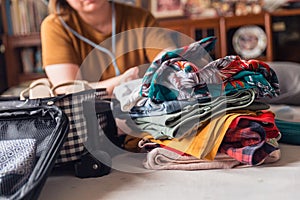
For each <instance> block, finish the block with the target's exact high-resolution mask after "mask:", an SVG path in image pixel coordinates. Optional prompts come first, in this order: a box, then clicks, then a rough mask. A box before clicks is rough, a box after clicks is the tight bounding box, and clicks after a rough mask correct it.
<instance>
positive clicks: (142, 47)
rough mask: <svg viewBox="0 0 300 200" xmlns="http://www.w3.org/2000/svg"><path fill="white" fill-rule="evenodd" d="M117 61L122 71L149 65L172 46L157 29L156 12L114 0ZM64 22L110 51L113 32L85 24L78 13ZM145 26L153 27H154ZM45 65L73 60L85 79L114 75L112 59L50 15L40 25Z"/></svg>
mask: <svg viewBox="0 0 300 200" xmlns="http://www.w3.org/2000/svg"><path fill="white" fill-rule="evenodd" d="M115 11H116V33H117V34H116V54H115V57H116V62H117V65H118V67H119V70H120V72H121V73H123V72H124V71H126V70H127V69H129V68H131V67H134V66H140V65H143V64H149V63H150V62H151V61H153V59H154V58H155V56H156V55H157V54H158V53H159V52H160V51H161V50H163V49H165V48H168V47H171V46H172V45H173V42H172V40H171V39H170V37H169V36H167V35H166V34H164V31H163V30H161V29H159V28H155V27H157V26H158V25H157V22H156V20H155V18H154V17H153V15H152V14H151V13H150V12H149V11H147V10H144V9H142V8H137V7H133V6H129V5H125V4H119V3H115ZM63 19H64V21H65V22H66V23H67V24H68V25H69V26H70V27H71V28H72V29H74V30H75V31H76V32H78V33H79V34H80V35H82V36H84V37H86V38H88V39H89V40H91V41H92V42H94V43H95V44H100V45H101V46H103V47H105V48H108V49H110V50H111V47H112V43H111V33H110V34H108V35H104V34H102V33H100V32H98V31H97V30H95V29H94V28H93V27H91V26H90V25H88V24H86V23H85V22H84V21H83V20H82V19H81V18H80V17H79V15H78V14H77V13H76V12H72V13H69V14H67V15H66V16H63ZM144 27H153V28H151V29H149V28H146V29H145V28H144ZM41 39H42V59H43V60H42V61H43V66H47V65H52V64H62V63H73V64H77V65H79V66H80V70H81V73H82V76H83V79H85V80H88V81H99V80H105V79H107V78H110V77H114V76H115V75H116V74H115V70H114V68H113V66H112V64H111V63H112V62H111V61H112V60H111V58H110V57H109V56H108V55H107V54H105V53H103V52H101V51H99V50H97V49H94V47H92V46H91V45H89V44H87V43H86V42H84V41H82V40H80V39H78V38H77V37H76V36H75V35H74V34H73V33H71V32H70V31H69V30H67V29H66V28H65V27H64V26H63V25H62V23H61V22H60V20H59V18H58V16H57V15H54V14H50V15H49V16H47V17H46V18H45V19H44V21H43V22H42V25H41Z"/></svg>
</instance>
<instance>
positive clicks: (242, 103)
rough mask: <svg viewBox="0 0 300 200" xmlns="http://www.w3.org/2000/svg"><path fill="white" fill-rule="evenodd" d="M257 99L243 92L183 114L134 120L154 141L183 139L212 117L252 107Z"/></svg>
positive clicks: (219, 98) (251, 92)
mask: <svg viewBox="0 0 300 200" xmlns="http://www.w3.org/2000/svg"><path fill="white" fill-rule="evenodd" d="M254 99H255V92H254V91H253V90H243V91H240V92H238V93H235V94H233V95H231V96H220V97H218V98H216V99H214V100H213V101H211V102H207V103H197V104H194V105H189V106H186V107H184V108H183V110H182V111H181V112H177V113H173V114H165V115H161V116H150V117H140V118H136V119H134V121H135V123H136V125H137V126H138V127H139V128H140V129H141V130H142V131H144V132H147V133H149V134H151V135H152V136H153V138H154V139H172V138H182V137H186V136H189V135H192V134H194V133H196V131H197V130H198V129H199V128H200V127H202V126H203V125H205V124H206V123H207V122H208V121H209V120H210V119H211V118H212V117H215V116H218V115H220V114H225V113H226V112H227V111H232V110H238V109H242V108H245V107H247V106H249V105H251V104H252V103H253V102H254Z"/></svg>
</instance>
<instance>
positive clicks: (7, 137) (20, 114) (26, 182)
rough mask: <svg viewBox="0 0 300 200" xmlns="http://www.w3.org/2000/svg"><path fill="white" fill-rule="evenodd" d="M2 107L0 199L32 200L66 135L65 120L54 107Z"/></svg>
mask: <svg viewBox="0 0 300 200" xmlns="http://www.w3.org/2000/svg"><path fill="white" fill-rule="evenodd" d="M1 104H2V106H1ZM6 104H7V102H0V199H13V200H15V199H30V200H34V199H37V198H38V196H39V194H40V192H41V190H42V187H43V185H44V183H45V181H46V179H47V177H48V175H49V173H50V172H51V170H52V168H53V166H54V164H55V160H56V158H57V155H58V152H59V150H60V148H61V146H62V144H63V142H64V139H65V137H66V135H67V133H68V127H69V126H68V124H69V122H68V118H67V116H66V115H65V114H64V113H63V112H62V111H61V110H60V109H59V108H58V107H56V106H21V107H17V106H10V107H6V106H5V105H6Z"/></svg>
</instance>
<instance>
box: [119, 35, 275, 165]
mask: <svg viewBox="0 0 300 200" xmlns="http://www.w3.org/2000/svg"><path fill="white" fill-rule="evenodd" d="M215 40H216V38H215V37H208V38H204V39H202V40H200V41H198V42H195V43H192V44H190V45H189V46H186V47H182V48H180V49H176V50H174V51H170V52H166V53H165V54H164V55H163V56H162V57H161V58H160V59H157V60H155V61H154V62H153V63H152V64H151V65H150V66H149V68H148V70H147V72H146V74H145V75H144V77H143V79H142V80H140V81H136V82H135V84H138V85H139V87H138V88H140V89H139V90H130V92H129V93H127V95H125V94H124V91H128V90H125V89H124V87H126V86H122V88H118V89H117V91H116V92H115V94H116V97H117V99H118V100H119V101H120V102H121V103H120V104H121V108H122V109H123V111H124V112H128V113H129V115H130V117H131V119H132V121H133V122H134V125H135V126H136V127H137V128H138V130H139V131H140V132H143V133H146V134H147V135H143V137H144V138H143V139H142V140H141V141H140V143H139V145H140V147H141V148H142V149H143V150H146V151H148V152H149V153H148V156H147V159H146V160H145V162H144V166H145V167H146V168H148V169H186V170H192V169H193V170H195V169H208V168H213V169H215V168H231V167H235V166H237V165H244V166H245V165H247V166H254V165H260V164H262V163H266V162H275V161H277V160H278V159H279V158H280V149H279V145H278V143H277V141H278V140H279V139H280V132H279V130H278V128H277V127H276V125H275V122H274V120H275V116H274V114H273V113H272V112H271V111H269V110H268V108H269V106H268V105H267V104H265V103H261V102H258V101H257V100H259V99H261V98H271V97H276V96H278V95H279V83H278V79H277V76H276V74H275V72H274V71H273V70H272V69H271V68H270V67H269V66H268V65H267V64H266V63H264V62H262V61H258V60H249V61H246V60H242V59H241V58H240V57H239V56H226V57H224V58H220V59H217V60H215V61H212V62H209V63H208V64H207V65H205V66H201V64H200V63H201V61H203V60H204V59H205V56H204V53H203V52H207V51H210V50H211V49H213V46H214V43H215ZM135 86H137V85H135ZM121 91H123V93H122V92H121ZM163 154H164V155H163ZM176 156H178V157H177V158H176Z"/></svg>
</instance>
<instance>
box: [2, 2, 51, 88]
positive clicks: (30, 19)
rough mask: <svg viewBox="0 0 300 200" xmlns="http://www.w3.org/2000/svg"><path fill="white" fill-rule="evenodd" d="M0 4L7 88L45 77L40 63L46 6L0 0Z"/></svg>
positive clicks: (40, 3) (37, 3)
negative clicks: (41, 36) (41, 33)
mask: <svg viewBox="0 0 300 200" xmlns="http://www.w3.org/2000/svg"><path fill="white" fill-rule="evenodd" d="M0 3H1V4H0V10H1V22H2V23H1V24H2V25H3V32H2V34H1V41H2V44H3V46H4V47H5V48H4V49H5V51H4V53H3V57H4V59H5V66H6V69H5V74H6V79H7V87H12V86H16V85H18V84H20V83H22V82H26V81H31V80H33V79H36V78H41V77H45V74H44V73H43V71H42V70H41V67H42V66H41V64H40V63H41V52H40V49H41V40H40V23H41V21H42V20H43V18H44V17H45V16H46V15H47V6H46V5H45V4H44V3H43V2H42V1H35V0H0ZM30 54H32V55H31V56H30ZM25 55H27V56H25ZM25 65H26V66H25Z"/></svg>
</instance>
